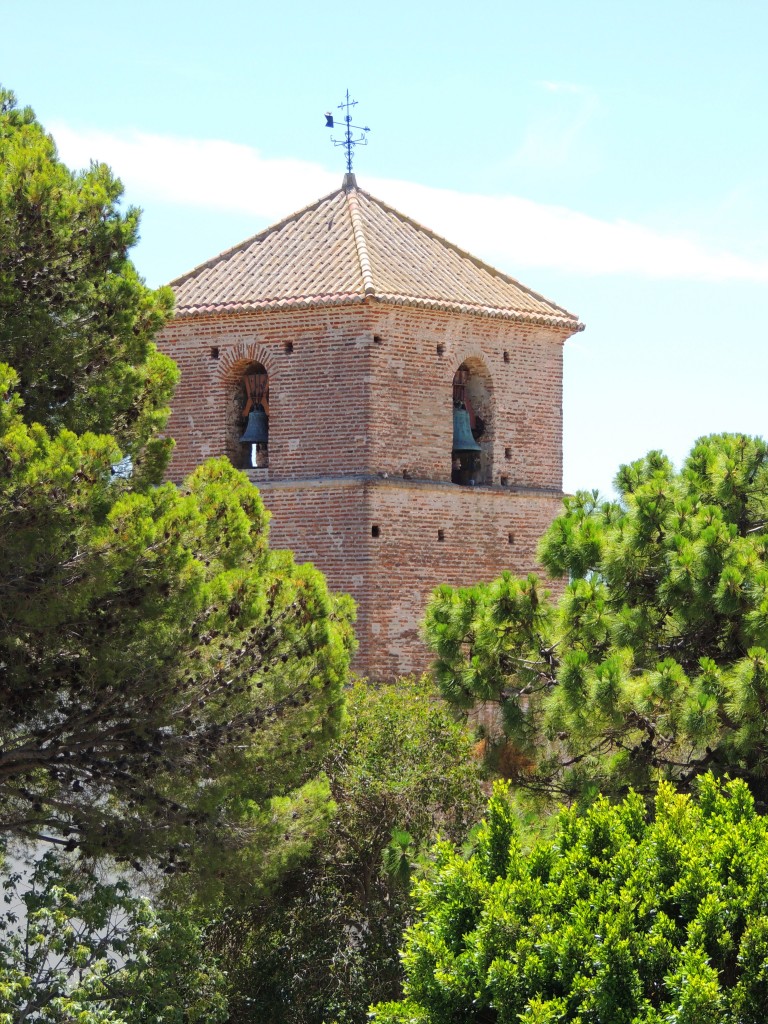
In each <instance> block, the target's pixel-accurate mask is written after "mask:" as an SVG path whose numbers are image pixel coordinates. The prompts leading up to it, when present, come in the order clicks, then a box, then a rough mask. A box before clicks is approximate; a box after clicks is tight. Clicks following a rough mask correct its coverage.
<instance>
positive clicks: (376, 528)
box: [371, 523, 381, 537]
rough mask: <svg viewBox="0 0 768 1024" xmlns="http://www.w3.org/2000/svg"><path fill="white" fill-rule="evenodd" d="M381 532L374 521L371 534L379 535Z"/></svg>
mask: <svg viewBox="0 0 768 1024" xmlns="http://www.w3.org/2000/svg"><path fill="white" fill-rule="evenodd" d="M380 532H381V531H380V530H379V528H378V526H377V525H376V524H375V523H374V524H373V526H372V527H371V536H372V537H378V536H379V534H380Z"/></svg>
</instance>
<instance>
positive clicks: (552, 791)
mask: <svg viewBox="0 0 768 1024" xmlns="http://www.w3.org/2000/svg"><path fill="white" fill-rule="evenodd" d="M616 487H617V491H618V494H619V497H618V500H614V501H601V500H600V499H599V498H598V496H597V494H596V493H587V492H580V493H578V494H577V495H575V496H574V497H570V498H566V501H565V511H564V512H563V514H562V515H561V516H559V517H558V518H557V519H556V520H555V521H554V523H553V524H552V526H551V528H550V529H549V530H548V532H547V533H546V534H545V536H544V538H543V540H542V543H541V546H540V558H541V561H542V563H543V565H544V567H545V569H546V570H547V572H548V573H549V574H550V576H551V577H552V578H555V579H556V578H558V577H559V578H566V579H567V583H566V584H565V585H564V586H562V587H561V588H560V595H561V596H560V597H559V599H557V600H552V599H551V598H550V596H549V594H548V592H547V591H546V590H545V589H544V588H543V586H542V584H541V582H540V581H539V580H538V579H537V578H536V577H535V576H529V577H528V578H527V579H525V580H521V579H516V578H514V577H513V576H511V575H509V574H504V575H503V576H502V577H501V578H500V579H498V580H496V581H495V582H494V583H491V584H487V585H481V586H477V587H470V588H464V589H452V588H449V587H442V588H439V589H438V590H437V591H436V593H435V595H434V597H433V599H432V601H431V604H430V606H429V609H428V612H427V618H426V632H427V636H428V639H429V642H430V644H431V646H432V648H433V650H434V652H435V654H436V673H437V677H438V679H439V681H440V684H441V688H442V690H443V692H444V694H445V695H446V696H447V697H448V698H449V699H450V700H453V701H454V702H456V703H457V704H459V705H461V706H464V707H471V706H473V705H475V704H477V703H483V702H487V703H491V704H495V705H497V706H498V708H499V721H500V723H501V725H502V727H503V731H504V734H505V742H503V743H502V744H498V743H497V744H496V752H497V755H498V756H499V757H500V760H501V762H502V767H503V768H504V769H505V770H506V773H507V774H508V775H509V776H510V777H512V778H514V779H515V781H516V782H517V783H518V784H520V785H523V786H526V787H527V788H528V789H529V790H531V791H534V792H539V793H544V794H547V795H550V796H555V797H557V798H567V799H568V798H571V797H573V796H576V795H579V794H581V795H587V794H590V793H591V794H594V793H596V792H598V791H602V792H605V793H613V794H621V793H622V792H625V791H626V787H627V786H628V785H630V784H631V785H633V786H634V787H635V788H637V789H638V790H639V791H642V792H646V793H648V792H652V791H653V789H654V787H655V780H656V779H657V778H658V777H660V776H663V777H666V778H669V779H671V780H673V781H675V783H676V784H677V785H679V786H680V787H682V788H685V787H687V786H688V785H689V784H690V782H691V780H692V779H693V778H695V776H696V775H697V774H699V773H700V772H702V771H704V770H706V769H707V768H711V769H713V770H715V771H719V772H724V771H726V770H727V771H728V772H730V773H731V774H732V775H740V776H742V777H743V778H745V779H746V780H747V781H748V782H749V785H750V787H751V789H752V791H753V793H754V794H755V796H756V797H757V798H758V800H759V802H760V806H761V807H765V806H766V805H768V780H767V778H766V776H767V768H766V766H768V756H767V755H768V744H767V742H766V734H765V720H766V712H767V711H768V654H767V653H766V649H767V648H768V567H767V566H766V550H767V546H768V445H767V444H766V442H765V441H763V440H761V439H759V438H752V437H746V436H743V435H739V434H723V435H713V436H711V437H705V438H702V439H701V440H699V441H698V442H697V443H696V445H695V446H694V448H693V450H692V451H691V453H690V455H689V456H688V458H687V459H686V461H685V463H684V464H683V466H682V468H681V469H680V471H679V472H678V471H675V469H674V468H673V466H672V465H671V463H670V462H669V460H668V459H666V458H665V457H664V456H663V455H662V454H660V453H659V452H651V453H650V454H649V455H647V456H646V457H645V458H643V459H640V460H638V461H637V462H634V463H632V464H630V465H627V466H624V467H622V468H621V470H620V471H619V474H618V476H617V480H616Z"/></svg>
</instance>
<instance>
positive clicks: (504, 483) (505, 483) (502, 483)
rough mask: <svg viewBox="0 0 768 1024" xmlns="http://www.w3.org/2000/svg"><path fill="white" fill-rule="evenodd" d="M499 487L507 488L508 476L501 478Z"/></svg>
mask: <svg viewBox="0 0 768 1024" xmlns="http://www.w3.org/2000/svg"><path fill="white" fill-rule="evenodd" d="M501 486H502V487H509V477H508V476H503V477H502V478H501Z"/></svg>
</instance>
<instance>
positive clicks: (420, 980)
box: [373, 775, 768, 1024]
mask: <svg viewBox="0 0 768 1024" xmlns="http://www.w3.org/2000/svg"><path fill="white" fill-rule="evenodd" d="M699 791H700V799H699V800H694V799H692V798H691V797H690V796H684V795H678V794H676V793H675V792H674V790H673V788H672V787H671V785H670V784H668V783H662V784H661V786H660V787H659V790H658V793H657V796H656V801H655V813H654V817H653V820H652V821H651V822H646V818H645V805H644V801H643V799H642V798H641V797H640V796H639V795H637V794H635V793H631V794H630V795H629V796H628V797H627V798H626V799H625V800H624V801H623V802H622V803H620V804H619V805H618V806H616V805H614V806H612V805H610V804H609V803H608V801H607V800H605V799H604V798H600V799H598V800H597V801H595V802H594V803H593V804H592V805H591V806H590V807H589V808H588V809H587V810H586V811H585V812H584V813H580V811H579V809H577V808H576V807H573V808H571V809H569V810H564V811H562V812H561V814H560V816H559V819H558V823H557V829H556V831H555V833H554V835H553V836H552V838H550V839H548V840H546V841H544V840H540V841H539V842H538V843H536V844H534V846H533V848H532V849H531V851H530V852H529V853H527V854H526V853H523V852H522V851H521V848H520V846H519V845H518V843H517V842H516V840H515V838H514V837H510V841H509V843H508V847H507V856H506V864H505V867H504V870H503V871H500V872H498V873H496V872H493V871H489V870H488V866H489V865H490V864H495V863H498V862H499V856H498V841H499V837H500V836H502V835H508V833H509V821H510V811H509V808H508V807H506V806H505V801H504V800H503V798H502V794H501V793H500V792H498V791H497V793H496V795H495V797H494V800H493V801H492V802H491V805H490V807H489V814H488V820H487V822H486V824H485V826H484V827H483V829H482V830H481V831H480V833H479V834H478V844H477V849H476V850H475V852H474V853H473V854H472V856H471V857H470V858H469V859H468V860H465V859H464V858H463V857H462V856H461V854H460V853H459V852H457V851H456V849H455V848H453V847H452V846H451V845H450V844H447V843H445V844H442V845H441V846H440V848H439V851H438V859H437V861H436V864H435V866H434V868H433V870H432V871H431V872H430V874H429V875H428V876H427V877H426V878H424V879H422V880H420V881H418V882H417V883H416V887H415V896H416V902H417V905H418V910H419V915H418V920H417V921H416V923H415V924H414V925H413V926H412V927H411V928H410V929H409V931H408V933H407V940H406V946H405V952H404V964H405V969H406V978H407V980H406V984H405V992H406V999H405V1000H404V1001H403V1002H402V1003H388V1004H383V1005H380V1006H378V1007H376V1008H375V1010H374V1013H373V1020H374V1021H375V1022H376V1024H473V1022H476V1024H518V1022H519V1021H525V1022H527V1024H530V1022H534V1021H535V1022H537V1024H555V1022H558V1024H565V1022H567V1021H573V1022H574V1024H576V1022H579V1024H758V1022H761V1021H764V1020H765V1019H766V1016H767V1015H768V981H767V980H766V979H768V926H767V925H766V916H765V908H766V905H768V820H766V819H765V818H763V817H761V816H759V815H757V814H756V813H755V809H754V804H753V801H752V798H751V796H750V794H749V790H748V789H747V787H746V785H745V784H744V783H743V782H741V781H734V782H729V783H727V784H725V785H721V784H720V783H719V782H717V781H716V780H715V779H714V778H713V777H712V776H711V775H705V776H703V777H702V778H701V780H700V787H699Z"/></svg>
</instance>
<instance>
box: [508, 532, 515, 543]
mask: <svg viewBox="0 0 768 1024" xmlns="http://www.w3.org/2000/svg"><path fill="white" fill-rule="evenodd" d="M514 543H515V535H514V533H508V534H507V544H514Z"/></svg>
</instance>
